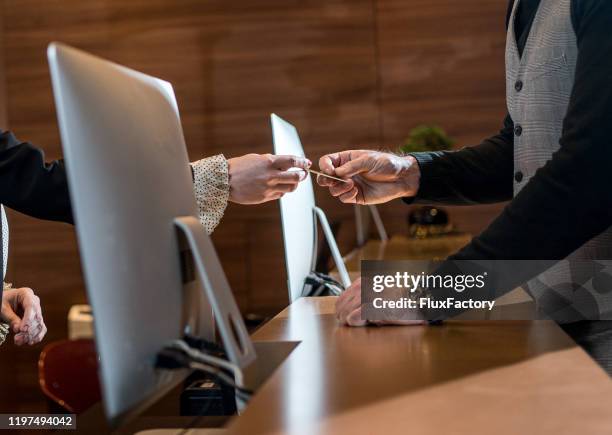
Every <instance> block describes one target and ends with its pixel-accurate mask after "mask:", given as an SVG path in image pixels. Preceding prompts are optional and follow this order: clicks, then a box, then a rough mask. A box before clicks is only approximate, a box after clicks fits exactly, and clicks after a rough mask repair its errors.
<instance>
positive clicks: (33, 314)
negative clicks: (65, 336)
mask: <svg viewBox="0 0 612 435" xmlns="http://www.w3.org/2000/svg"><path fill="white" fill-rule="evenodd" d="M18 292H19V297H18V299H19V303H20V305H21V306H22V308H23V317H22V319H21V325H20V327H19V332H18V333H17V334H16V335H15V344H17V345H22V344H29V345H33V344H36V343H39V342H40V341H41V340H42V339H43V337H44V336H45V334H46V333H47V327H46V325H45V323H44V321H43V316H42V309H41V307H40V299H39V298H38V296H36V295H35V294H34V292H33V291H32V289H29V288H21V289H18Z"/></svg>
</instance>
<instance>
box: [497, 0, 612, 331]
mask: <svg viewBox="0 0 612 435" xmlns="http://www.w3.org/2000/svg"><path fill="white" fill-rule="evenodd" d="M519 2H520V0H517V1H516V2H515V4H514V10H513V11H512V15H511V18H510V25H509V26H508V34H507V39H506V100H507V105H508V111H509V113H510V115H511V117H512V120H513V121H514V125H515V135H514V170H515V174H516V176H515V181H514V194H515V195H516V194H518V192H520V191H521V189H522V188H523V187H524V186H525V185H526V184H527V183H528V182H529V180H530V179H531V178H532V177H533V175H534V174H535V172H536V170H537V169H538V168H540V167H542V166H544V164H545V163H546V162H547V161H548V160H550V159H551V157H552V154H553V153H554V152H555V151H557V150H558V149H559V146H560V145H559V140H560V138H561V134H562V126H563V119H564V117H565V114H566V112H567V108H568V105H569V100H570V94H571V92H572V88H573V85H574V72H575V69H576V59H577V56H578V48H577V43H576V35H575V32H574V27H573V25H572V20H571V0H542V1H541V3H540V6H539V9H538V12H537V15H536V17H535V19H534V22H533V26H532V28H531V32H530V35H529V39H528V41H527V43H526V45H525V48H524V50H523V55H522V57H521V56H519V50H518V47H517V43H516V34H515V31H514V22H515V17H516V11H517V6H518V4H519ZM611 170H612V168H611ZM576 206H579V205H576V204H568V207H576ZM576 225H588V222H576ZM558 236H559V237H563V236H564V235H563V234H559V235H558ZM606 259H612V231H611V230H607V231H606V232H604V233H603V234H601V235H600V236H598V237H595V238H594V239H592V240H590V241H589V242H588V243H586V244H585V245H584V246H582V247H581V248H580V249H578V250H577V251H576V252H574V253H573V254H572V255H570V256H569V257H568V258H567V259H565V260H563V261H561V262H560V263H558V264H557V265H555V266H554V267H553V268H551V269H550V270H548V271H547V272H546V273H544V274H542V275H540V276H539V277H538V278H536V279H534V280H532V281H530V282H529V283H528V285H527V290H528V291H529V292H530V293H531V294H532V296H533V297H534V298H535V300H536V304H537V306H538V309H539V310H540V312H541V313H545V314H547V315H548V316H550V317H552V318H554V319H556V320H557V321H559V322H563V323H567V322H572V321H576V320H581V319H597V318H612V310H611V307H612V292H609V290H610V288H609V286H608V285H607V283H609V282H610V280H612V272H610V271H612V267H610V268H609V269H607V267H608V266H612V261H605V260H606ZM542 260H548V259H545V258H543V259H542ZM602 260H604V261H602ZM604 283H605V285H604Z"/></svg>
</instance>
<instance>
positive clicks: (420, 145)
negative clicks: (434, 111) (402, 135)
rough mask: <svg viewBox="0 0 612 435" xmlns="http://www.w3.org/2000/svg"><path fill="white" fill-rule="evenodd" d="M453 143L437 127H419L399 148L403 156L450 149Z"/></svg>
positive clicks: (414, 129) (413, 130)
mask: <svg viewBox="0 0 612 435" xmlns="http://www.w3.org/2000/svg"><path fill="white" fill-rule="evenodd" d="M454 144H455V142H454V141H453V139H451V138H450V137H449V136H448V135H447V134H446V132H445V131H444V130H443V129H442V128H440V127H438V126H437V125H419V126H418V127H415V128H413V129H412V131H411V132H410V134H409V136H408V138H406V140H405V141H404V143H403V144H402V145H401V146H400V152H402V153H403V154H409V153H418V152H421V151H444V150H448V149H451V148H452V147H453V145H454Z"/></svg>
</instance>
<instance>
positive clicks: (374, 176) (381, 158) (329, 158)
mask: <svg viewBox="0 0 612 435" xmlns="http://www.w3.org/2000/svg"><path fill="white" fill-rule="evenodd" d="M319 168H321V171H322V172H323V173H325V174H328V175H334V176H336V177H339V178H345V179H348V182H347V183H342V182H340V181H334V180H330V179H329V178H326V177H321V176H319V177H317V183H319V185H321V186H324V187H328V188H329V191H330V193H331V194H332V195H333V196H335V197H337V198H338V199H339V200H340V201H342V202H344V203H349V204H381V203H384V202H388V201H391V200H392V199H396V198H402V197H407V196H415V195H416V193H417V191H418V189H419V179H420V171H419V165H418V163H417V162H416V160H415V158H414V157H412V156H397V155H395V154H391V153H381V152H377V151H366V150H350V151H342V152H340V153H335V154H328V155H325V156H323V157H321V159H320V160H319Z"/></svg>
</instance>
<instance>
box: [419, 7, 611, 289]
mask: <svg viewBox="0 0 612 435" xmlns="http://www.w3.org/2000/svg"><path fill="white" fill-rule="evenodd" d="M512 5H513V2H512V1H511V2H510V7H509V10H511V8H512ZM538 6H539V0H521V3H520V4H519V9H518V16H517V19H516V22H515V25H516V34H517V42H518V45H519V50H521V51H522V50H523V48H524V46H525V42H526V40H527V35H528V33H529V31H530V26H531V23H532V22H533V17H534V15H535V13H536V11H537V7H538ZM572 23H573V26H574V30H575V33H576V36H577V43H578V59H577V65H576V71H575V82H574V88H573V90H572V94H571V98H570V103H569V107H568V111H567V114H566V117H565V119H564V122H563V131H562V137H561V140H560V145H561V147H560V149H559V150H558V151H557V152H556V153H554V154H553V156H552V158H551V160H550V161H548V163H547V164H546V165H545V166H544V167H542V168H540V169H539V170H538V171H537V172H536V174H535V175H534V176H533V178H532V179H531V180H530V181H529V183H527V185H526V186H525V187H524V188H523V189H522V190H521V192H520V193H519V194H518V195H517V196H516V197H515V198H514V199H513V200H512V201H511V202H510V204H509V205H508V206H507V207H506V208H505V209H504V210H503V212H502V214H501V215H500V216H499V217H498V218H497V219H496V220H495V221H494V222H493V223H492V224H491V225H490V226H489V227H488V228H487V229H485V231H484V232H483V233H482V234H481V235H479V236H478V237H476V238H474V239H473V241H472V242H471V243H470V244H468V245H467V246H466V247H464V248H463V249H461V250H460V251H459V252H458V253H456V254H455V255H453V256H452V258H453V259H492V260H493V259H506V260H509V259H541V260H556V259H562V258H565V257H566V256H568V255H569V254H571V253H572V252H573V251H574V250H576V249H577V248H579V247H580V246H581V245H583V244H584V243H585V242H587V241H588V240H590V239H591V238H593V237H595V236H596V235H598V234H600V233H601V232H603V231H604V230H606V229H607V228H608V227H610V226H611V225H612V33H611V31H610V29H612V1H609V0H572ZM513 127H514V125H513V122H512V119H511V118H510V116H509V115H508V116H506V119H505V121H504V127H503V129H502V130H501V131H500V133H499V134H497V135H495V136H493V137H491V138H489V139H486V140H485V141H483V142H482V143H481V144H480V145H477V146H474V147H469V148H464V149H463V150H460V151H455V152H435V153H417V154H416V155H415V157H417V160H418V161H419V165H420V167H421V185H420V189H419V192H418V195H417V198H416V200H417V201H418V202H427V203H442V204H482V203H493V202H502V201H507V200H510V199H512V196H513V178H514V173H513V171H514V159H513V147H514V134H513ZM531 272H532V276H533V275H535V274H536V273H538V272H540V271H531ZM532 276H517V284H518V283H520V282H522V281H524V280H527V279H529V278H531V277H532ZM521 280H522V281H521Z"/></svg>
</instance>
